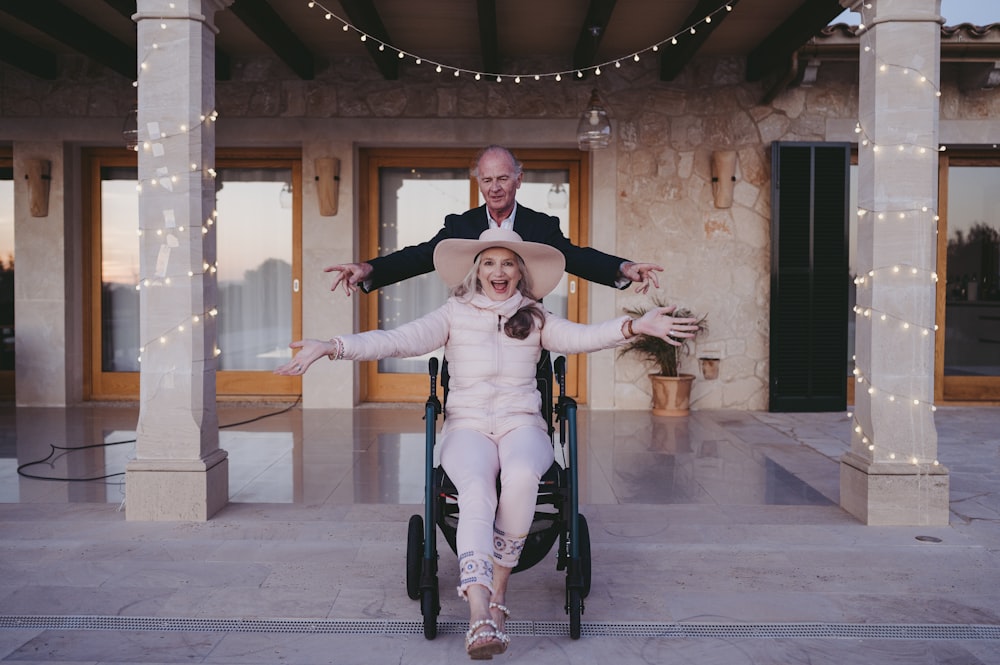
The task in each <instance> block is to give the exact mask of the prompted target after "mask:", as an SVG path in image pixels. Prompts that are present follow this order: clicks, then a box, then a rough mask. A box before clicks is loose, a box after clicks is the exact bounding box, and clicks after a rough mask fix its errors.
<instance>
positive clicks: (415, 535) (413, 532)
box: [406, 515, 424, 600]
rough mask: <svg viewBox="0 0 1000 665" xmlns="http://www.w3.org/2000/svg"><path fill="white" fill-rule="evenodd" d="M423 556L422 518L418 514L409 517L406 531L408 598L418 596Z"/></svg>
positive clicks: (415, 598) (412, 598)
mask: <svg viewBox="0 0 1000 665" xmlns="http://www.w3.org/2000/svg"><path fill="white" fill-rule="evenodd" d="M423 558H424V520H423V518H422V517H421V516H420V515H413V516H411V517H410V526H409V530H408V531H407V533H406V595H407V596H409V597H410V600H417V599H418V598H420V572H421V567H422V565H423Z"/></svg>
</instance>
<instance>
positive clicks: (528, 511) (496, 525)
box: [441, 427, 553, 597]
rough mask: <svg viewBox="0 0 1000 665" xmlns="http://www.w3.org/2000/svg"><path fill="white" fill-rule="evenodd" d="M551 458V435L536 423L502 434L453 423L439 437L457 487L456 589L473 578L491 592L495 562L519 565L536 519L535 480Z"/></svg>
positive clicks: (462, 589) (466, 585)
mask: <svg viewBox="0 0 1000 665" xmlns="http://www.w3.org/2000/svg"><path fill="white" fill-rule="evenodd" d="M552 460H553V451H552V441H551V440H550V439H549V436H548V434H546V432H545V430H543V429H540V428H537V427H519V428H517V429H514V430H512V431H510V432H508V433H506V434H504V435H502V436H500V437H493V436H490V435H487V434H484V433H483V432H479V431H476V430H471V429H456V430H453V431H451V432H449V433H448V434H446V435H445V436H444V437H443V438H442V440H441V466H443V467H444V470H445V471H446V472H447V473H448V477H449V478H451V480H452V482H453V483H455V489H457V490H458V511H459V520H458V531H457V533H456V535H455V539H456V550H457V552H458V565H459V587H458V592H459V595H461V596H463V597H464V596H465V591H466V589H468V588H469V586H470V585H472V584H482V585H483V586H485V587H486V588H488V589H489V590H490V593H492V592H493V566H494V565H498V566H504V567H506V568H513V567H514V566H516V565H517V562H518V560H519V559H520V557H521V550H522V549H523V548H524V541H525V539H526V538H527V535H528V531H529V529H530V528H531V522H532V520H533V519H534V515H535V502H536V500H537V498H538V481H539V479H540V478H541V477H542V475H543V474H544V473H545V472H546V471H548V469H549V467H550V466H551V465H552ZM498 474H499V475H500V484H501V490H500V497H499V500H498V498H497V492H496V479H497V475H498Z"/></svg>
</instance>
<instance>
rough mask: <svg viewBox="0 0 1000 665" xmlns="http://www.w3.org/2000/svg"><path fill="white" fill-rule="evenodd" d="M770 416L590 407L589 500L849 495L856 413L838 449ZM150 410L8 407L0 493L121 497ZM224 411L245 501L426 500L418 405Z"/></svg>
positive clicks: (726, 500) (840, 422) (225, 441)
mask: <svg viewBox="0 0 1000 665" xmlns="http://www.w3.org/2000/svg"><path fill="white" fill-rule="evenodd" d="M768 415H771V414H756V415H755V414H753V413H749V412H733V411H711V412H694V413H692V414H691V415H690V416H688V417H682V418H658V417H654V416H651V415H650V414H649V413H648V412H647V411H589V410H587V409H582V410H581V411H580V412H579V417H578V430H579V437H578V439H579V442H580V449H579V450H580V452H579V462H578V466H579V473H580V501H581V503H584V504H719V505H723V504H730V505H732V504H741V505H778V504H780V505H827V504H830V503H831V502H832V503H836V502H837V499H838V495H837V493H838V488H837V486H836V478H837V477H838V470H837V466H836V465H837V462H836V456H837V455H839V454H840V453H842V452H843V448H844V446H845V445H846V444H845V443H844V442H845V441H846V436H847V426H846V416H845V415H844V414H823V415H824V416H826V417H825V418H823V419H821V420H822V421H824V422H825V423H826V426H827V427H828V428H829V430H830V431H829V435H828V436H827V435H822V436H820V437H819V438H820V439H821V440H828V441H829V442H832V444H831V450H830V451H829V453H826V451H822V449H821V448H820V450H817V449H816V448H813V447H808V446H803V445H802V443H801V442H800V441H797V440H795V439H794V438H791V437H790V436H788V435H786V434H784V433H782V432H781V431H779V430H778V429H776V428H774V427H772V426H769V425H768V424H767V423H766V422H764V421H762V419H761V417H760V416H768ZM772 417H774V416H773V415H772ZM137 418H138V410H137V408H135V407H133V406H86V407H77V408H67V409H48V408H14V407H0V502H4V503H17V502H22V503H28V502H38V503H58V502H108V503H121V502H122V501H124V475H123V472H124V470H125V465H126V463H127V461H128V460H129V459H130V458H132V457H134V455H135V428H136V423H137ZM219 422H220V425H221V430H220V446H221V447H222V448H224V449H226V450H227V451H228V453H229V464H230V467H229V489H230V500H231V501H232V502H239V503H296V504H308V505H318V504H325V503H336V504H419V503H421V502H422V501H423V473H424V453H425V436H424V422H423V410H422V408H420V407H419V406H418V407H411V406H393V407H360V408H357V409H353V410H349V409H344V410H315V409H313V410H303V409H301V408H299V407H296V408H292V409H286V408H283V407H280V406H275V407H271V408H264V407H256V406H254V407H248V406H220V407H219ZM821 427H822V423H821ZM560 456H561V455H560V453H559V452H558V451H557V459H558V458H560ZM19 467H20V473H19V471H18V469H19ZM29 476H35V477H36V478H32V477H29ZM37 477H43V478H54V479H66V480H40V479H38V478H37ZM807 479H808V482H807Z"/></svg>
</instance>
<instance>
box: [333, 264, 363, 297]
mask: <svg viewBox="0 0 1000 665" xmlns="http://www.w3.org/2000/svg"><path fill="white" fill-rule="evenodd" d="M334 271H336V272H338V273H339V274H338V275H337V279H335V280H333V286H331V287H330V290H331V291H336V290H337V287H338V286H340V285H341V284H343V285H344V293H346V294H347V295H348V296H350V295H351V294H352V293H354V292H355V291H357V290H358V288H359V287H358V284H360V283H361V282H363V281H365V280H366V279H368V276H369V275H371V274H372V264H370V263H342V264H340V265H338V266H327V267H326V268H323V272H334Z"/></svg>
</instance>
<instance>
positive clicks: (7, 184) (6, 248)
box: [0, 159, 14, 371]
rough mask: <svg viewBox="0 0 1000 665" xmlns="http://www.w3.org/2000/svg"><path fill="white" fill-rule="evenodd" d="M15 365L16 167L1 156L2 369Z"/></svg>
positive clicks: (0, 271) (0, 327)
mask: <svg viewBox="0 0 1000 665" xmlns="http://www.w3.org/2000/svg"><path fill="white" fill-rule="evenodd" d="M13 369H14V169H13V168H12V167H11V165H10V161H9V160H5V159H0V371H4V370H9V371H13Z"/></svg>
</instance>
